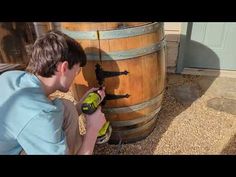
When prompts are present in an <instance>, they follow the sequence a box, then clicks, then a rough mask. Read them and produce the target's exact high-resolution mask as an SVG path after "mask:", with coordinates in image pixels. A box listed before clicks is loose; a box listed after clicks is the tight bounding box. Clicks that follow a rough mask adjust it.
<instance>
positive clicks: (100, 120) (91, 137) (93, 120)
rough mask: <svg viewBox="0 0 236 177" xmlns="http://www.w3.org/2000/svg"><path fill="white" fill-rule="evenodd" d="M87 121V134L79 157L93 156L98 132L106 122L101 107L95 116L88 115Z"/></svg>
mask: <svg viewBox="0 0 236 177" xmlns="http://www.w3.org/2000/svg"><path fill="white" fill-rule="evenodd" d="M86 119H87V123H86V134H85V135H84V137H83V143H82V145H81V147H80V150H79V153H78V154H79V155H91V154H93V150H94V146H95V143H96V140H97V136H98V132H99V130H100V129H101V128H102V126H103V125H104V124H105V122H106V119H105V116H104V114H103V113H102V112H101V107H99V108H98V109H97V110H96V111H95V112H94V113H93V114H91V115H86Z"/></svg>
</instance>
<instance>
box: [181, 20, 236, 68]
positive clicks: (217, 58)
mask: <svg viewBox="0 0 236 177" xmlns="http://www.w3.org/2000/svg"><path fill="white" fill-rule="evenodd" d="M182 38H183V39H184V40H185V41H184V42H185V44H184V49H183V50H184V54H183V56H182V57H183V59H180V60H181V61H182V62H183V63H182V69H183V68H184V67H188V68H208V69H225V70H236V23H230V22H226V23H220V22H216V23H215V22H214V23H213V22H208V23H200V22H199V23H195V22H194V23H188V25H187V30H186V37H183V36H182Z"/></svg>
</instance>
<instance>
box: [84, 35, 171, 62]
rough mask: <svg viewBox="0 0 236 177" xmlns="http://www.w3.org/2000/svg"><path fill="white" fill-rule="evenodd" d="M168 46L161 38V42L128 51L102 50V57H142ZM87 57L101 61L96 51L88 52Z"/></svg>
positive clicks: (109, 58) (114, 58)
mask: <svg viewBox="0 0 236 177" xmlns="http://www.w3.org/2000/svg"><path fill="white" fill-rule="evenodd" d="M165 46H166V41H165V39H163V40H161V41H160V42H159V43H156V44H152V45H149V46H147V47H143V48H137V49H131V50H126V51H119V52H108V53H105V52H101V59H102V60H103V61H105V60H107V61H109V60H124V59H129V58H135V57H140V56H144V55H148V54H151V53H154V52H157V51H159V50H161V49H162V48H164V47H165ZM86 56H87V59H88V60H89V61H97V60H98V61H99V60H100V58H99V55H98V54H96V53H86Z"/></svg>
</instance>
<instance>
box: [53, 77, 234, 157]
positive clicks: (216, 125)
mask: <svg viewBox="0 0 236 177" xmlns="http://www.w3.org/2000/svg"><path fill="white" fill-rule="evenodd" d="M223 80H224V81H225V79H223ZM229 82H232V81H231V80H229ZM215 83H220V82H218V79H217V78H212V77H211V78H210V77H204V76H191V75H176V74H168V75H167V87H166V91H165V95H164V100H163V103H162V109H161V111H160V112H159V114H158V119H157V125H156V128H155V129H154V131H153V132H152V133H151V134H150V135H149V136H148V137H147V138H146V139H144V140H141V141H139V142H136V143H132V144H122V145H120V146H119V145H110V144H103V145H96V147H95V151H94V154H95V155H117V154H118V155H153V154H154V155H159V154H236V146H235V145H236V115H234V114H231V113H228V112H227V111H222V110H220V111H219V110H216V109H213V108H210V107H208V106H207V103H208V101H209V100H211V99H214V98H216V97H220V98H222V97H224V93H223V94H222V92H221V95H219V94H217V93H220V92H217V89H218V90H219V89H221V88H220V85H219V84H218V85H217V84H215ZM225 84H226V83H224V84H223V86H225ZM215 85H217V86H215ZM230 88H232V87H230ZM181 89H182V90H184V89H185V90H184V91H183V93H181V94H179V93H180V92H179V90H180V91H181ZM235 91H236V90H235ZM188 92H189V93H188ZM226 92H227V90H226ZM231 92H232V93H236V92H233V91H232V90H231ZM183 94H184V96H183ZM186 94H188V95H186ZM56 95H57V96H58V95H59V96H60V97H65V98H68V99H70V100H72V101H73V100H74V99H73V97H72V96H71V93H70V92H69V93H67V94H61V93H59V94H56ZM179 95H182V97H181V96H179ZM225 95H227V94H225ZM186 98H187V99H186ZM231 98H232V96H231ZM235 109H236V108H235Z"/></svg>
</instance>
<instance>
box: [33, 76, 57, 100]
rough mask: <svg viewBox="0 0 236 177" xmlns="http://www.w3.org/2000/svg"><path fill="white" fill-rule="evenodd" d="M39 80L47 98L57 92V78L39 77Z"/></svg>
mask: <svg viewBox="0 0 236 177" xmlns="http://www.w3.org/2000/svg"><path fill="white" fill-rule="evenodd" d="M37 78H38V79H39V80H40V82H41V84H42V86H43V90H44V93H45V95H46V96H49V95H50V94H52V93H54V92H55V91H56V90H57V81H56V77H55V76H53V77H49V78H47V77H42V76H39V75H37Z"/></svg>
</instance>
